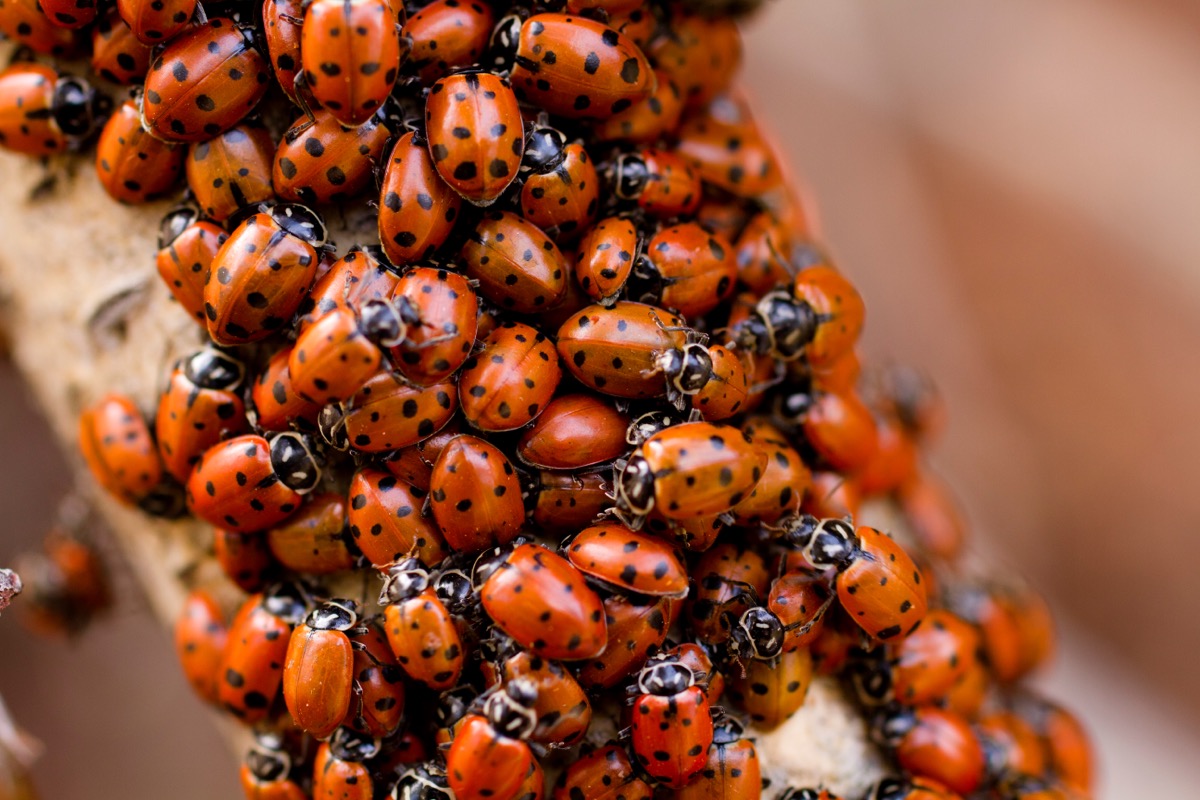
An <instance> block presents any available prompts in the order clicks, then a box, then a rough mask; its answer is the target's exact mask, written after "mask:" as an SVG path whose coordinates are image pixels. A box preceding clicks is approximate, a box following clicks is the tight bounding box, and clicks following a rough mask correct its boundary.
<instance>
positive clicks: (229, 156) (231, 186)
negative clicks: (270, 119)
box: [187, 121, 277, 222]
mask: <svg viewBox="0 0 1200 800" xmlns="http://www.w3.org/2000/svg"><path fill="white" fill-rule="evenodd" d="M274 158H275V143H274V142H273V141H271V133H270V131H268V130H267V129H266V127H265V126H264V125H262V123H259V122H250V121H246V122H241V123H239V124H237V125H234V126H233V127H232V128H230V129H229V130H227V131H225V132H223V133H221V134H220V135H219V136H217V137H215V138H213V139H210V140H208V141H204V142H196V143H195V144H193V145H192V146H191V147H190V148H189V149H188V156H187V182H188V188H189V189H191V190H192V195H193V196H194V197H195V199H196V203H197V204H198V205H199V206H200V208H201V209H202V210H203V211H204V214H205V216H207V217H209V218H211V219H213V220H216V221H217V222H224V221H225V220H227V219H229V218H230V217H231V216H233V215H234V214H235V213H237V211H239V210H240V209H242V208H245V207H247V206H253V205H256V204H258V203H265V202H267V201H269V200H274V199H275V191H276V188H277V187H275V186H272V184H271V162H272V160H273V159H274Z"/></svg>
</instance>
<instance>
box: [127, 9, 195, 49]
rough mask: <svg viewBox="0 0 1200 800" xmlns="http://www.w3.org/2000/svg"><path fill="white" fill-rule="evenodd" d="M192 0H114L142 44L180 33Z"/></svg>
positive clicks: (189, 14)
mask: <svg viewBox="0 0 1200 800" xmlns="http://www.w3.org/2000/svg"><path fill="white" fill-rule="evenodd" d="M196 5H197V3H196V0H159V2H153V0H117V13H118V14H120V15H121V19H123V20H125V24H126V25H128V26H129V28H130V30H132V31H133V35H134V36H136V37H137V40H138V41H139V42H141V43H142V44H146V45H156V44H162V43H163V42H167V41H170V40H171V39H174V38H175V37H176V36H178V35H179V34H181V33H183V31H184V29H186V28H187V26H188V23H189V22H190V21H191V19H192V15H193V14H194V13H195V12H196Z"/></svg>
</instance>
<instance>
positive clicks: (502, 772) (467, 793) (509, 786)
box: [446, 678, 537, 800]
mask: <svg viewBox="0 0 1200 800" xmlns="http://www.w3.org/2000/svg"><path fill="white" fill-rule="evenodd" d="M536 702H537V687H536V686H535V685H534V684H533V683H532V682H531V681H529V680H527V679H520V678H518V679H517V680H514V681H511V682H509V683H508V684H506V685H505V686H504V687H503V688H502V689H499V690H497V691H495V692H493V693H492V694H491V696H489V697H488V699H487V700H486V701H485V702H484V706H483V713H482V714H468V715H467V717H466V718H465V719H464V720H463V721H462V723H461V725H460V726H459V727H458V730H457V731H456V733H455V734H454V742H453V743H452V744H451V745H450V750H449V751H448V752H447V753H446V773H447V776H448V778H449V782H450V789H451V790H452V791H453V792H454V796H455V797H456V798H458V800H514V798H516V797H518V795H519V793H520V789H521V785H522V784H523V783H524V781H525V779H526V777H527V776H528V774H529V770H530V768H531V766H532V765H533V761H534V757H533V751H532V750H530V749H529V744H528V742H526V741H525V740H526V739H527V738H528V737H529V736H530V734H532V733H533V730H534V728H535V727H536V726H537V713H536V712H535V711H534V709H533V706H534V704H535V703H536Z"/></svg>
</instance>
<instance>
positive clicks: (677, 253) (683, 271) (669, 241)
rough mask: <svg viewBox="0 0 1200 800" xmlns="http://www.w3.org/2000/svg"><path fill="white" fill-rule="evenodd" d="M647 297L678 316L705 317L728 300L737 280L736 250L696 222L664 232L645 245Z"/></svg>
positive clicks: (722, 238)
mask: <svg viewBox="0 0 1200 800" xmlns="http://www.w3.org/2000/svg"><path fill="white" fill-rule="evenodd" d="M646 257H647V260H648V262H649V266H650V270H649V272H648V274H647V275H646V276H645V277H644V278H643V282H644V283H645V285H646V288H645V291H644V297H643V298H642V299H650V300H653V301H654V302H657V303H661V304H662V305H663V306H664V307H666V308H671V309H674V310H675V311H677V312H678V313H679V314H681V315H683V316H685V317H687V316H702V315H704V314H707V313H708V312H709V311H712V310H713V309H714V308H716V307H717V305H718V304H720V302H721V301H722V300H725V299H726V298H728V297H729V296H730V295H731V294H732V292H733V287H734V282H735V280H736V279H737V264H736V263H735V261H734V257H733V247H732V246H731V245H730V244H729V241H728V240H727V239H725V237H724V236H721V235H720V234H719V233H709V232H708V231H706V230H704V228H702V227H700V226H699V225H698V224H696V223H695V222H685V223H683V224H681V225H675V226H673V227H670V228H664V229H662V230H661V231H659V232H658V233H657V234H655V235H654V238H652V239H651V240H650V241H649V242H648V243H647V244H646ZM635 274H636V270H635Z"/></svg>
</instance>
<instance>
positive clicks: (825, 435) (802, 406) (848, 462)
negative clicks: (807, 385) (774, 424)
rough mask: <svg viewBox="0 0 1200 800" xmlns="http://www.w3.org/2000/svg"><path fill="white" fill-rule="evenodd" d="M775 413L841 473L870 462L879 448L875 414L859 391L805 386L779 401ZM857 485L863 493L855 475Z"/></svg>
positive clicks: (855, 469) (855, 470) (865, 466)
mask: <svg viewBox="0 0 1200 800" xmlns="http://www.w3.org/2000/svg"><path fill="white" fill-rule="evenodd" d="M778 416H779V418H780V420H781V421H784V422H785V423H787V424H788V425H790V426H794V427H798V428H799V429H800V430H801V431H803V433H804V439H805V441H806V442H807V444H808V445H809V447H811V448H812V451H813V452H815V454H816V455H817V456H818V457H819V458H820V459H821V460H822V462H824V463H825V464H827V465H829V466H831V467H833V469H835V470H836V471H838V472H841V473H856V472H859V471H861V470H864V469H866V468H867V467H869V466H870V465H871V462H872V460H873V459H874V458H875V457H876V454H877V452H878V448H879V431H878V428H877V427H876V423H875V417H874V416H873V415H872V414H871V410H870V409H869V408H867V406H866V404H865V403H864V402H863V401H862V398H861V397H860V396H859V394H858V392H855V391H853V390H851V391H849V392H827V391H824V390H822V389H805V390H801V391H799V392H796V393H794V394H791V395H789V396H786V397H782V398H780V400H779V413H778ZM855 484H856V488H857V490H858V491H859V492H863V491H864V490H863V488H862V484H861V482H860V481H859V480H858V476H857V475H856V476H855Z"/></svg>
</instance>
